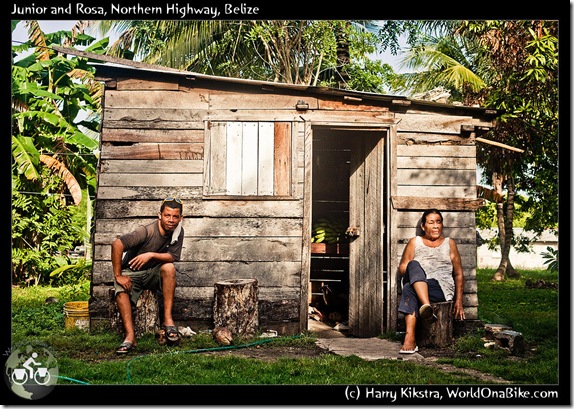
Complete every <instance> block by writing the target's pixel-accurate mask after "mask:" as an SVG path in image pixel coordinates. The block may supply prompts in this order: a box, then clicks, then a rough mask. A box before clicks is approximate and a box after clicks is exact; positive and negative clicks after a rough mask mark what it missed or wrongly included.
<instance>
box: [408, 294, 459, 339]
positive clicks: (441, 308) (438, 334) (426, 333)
mask: <svg viewBox="0 0 574 409" xmlns="http://www.w3.org/2000/svg"><path fill="white" fill-rule="evenodd" d="M431 307H432V309H433V313H434V314H435V315H436V317H437V318H438V319H437V320H436V321H435V322H430V321H425V320H418V321H417V327H418V328H417V331H416V334H417V345H419V346H423V347H424V346H433V347H437V348H444V347H447V346H449V345H451V344H452V341H453V334H454V315H453V314H454V311H453V303H452V301H446V302H437V303H434V304H431Z"/></svg>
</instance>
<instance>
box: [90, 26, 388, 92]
mask: <svg viewBox="0 0 574 409" xmlns="http://www.w3.org/2000/svg"><path fill="white" fill-rule="evenodd" d="M367 27H368V26H367V22H360V21H356V22H351V21H341V20H337V21H333V20H297V21H289V20H272V21H257V20H255V21H243V20H240V21H233V20H230V21H219V20H218V21H204V20H183V21H167V20H166V21H164V20H160V21H139V20H137V21H99V22H97V29H98V30H100V32H101V33H104V34H107V33H108V32H109V31H111V30H115V31H116V32H118V33H120V35H119V38H118V40H117V41H116V42H115V43H114V44H112V46H111V47H110V54H112V55H116V56H122V57H124V58H126V57H127V58H130V57H134V58H139V59H141V60H142V61H145V62H148V63H152V64H159V65H163V66H168V67H172V68H179V69H184V70H188V71H193V72H198V73H204V74H210V75H219V76H225V77H233V78H243V79H254V80H265V81H275V82H283V83H287V84H304V85H318V86H330V87H335V88H347V89H354V90H361V91H372V92H384V91H385V90H386V89H388V82H389V81H390V78H392V76H393V70H392V68H391V67H390V66H389V65H388V64H383V63H382V62H381V61H379V60H373V59H371V58H369V55H370V54H371V53H373V52H375V51H376V47H377V44H378V40H377V37H376V35H375V34H374V33H372V32H371V31H370V30H368V29H367ZM126 49H131V50H133V52H130V53H129V54H126V52H125V50H126ZM385 88H386V89H385Z"/></svg>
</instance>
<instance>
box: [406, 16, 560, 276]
mask: <svg viewBox="0 0 574 409" xmlns="http://www.w3.org/2000/svg"><path fill="white" fill-rule="evenodd" d="M411 24H412V23H411ZM419 28H420V30H421V31H422V32H425V31H426V32H430V33H433V32H436V33H439V34H438V35H436V36H434V37H433V36H431V35H428V34H427V35H426V36H423V40H424V41H422V42H419V43H417V44H414V45H413V46H412V47H411V48H410V50H409V51H408V52H407V56H406V58H405V64H407V65H408V66H409V68H411V69H415V72H414V73H410V74H405V75H401V76H400V80H399V81H397V83H396V84H395V86H396V87H397V88H398V89H402V90H410V91H411V92H421V91H428V90H430V89H433V88H434V87H437V86H443V87H445V88H447V89H449V90H450V91H451V94H452V95H453V99H454V100H458V101H461V102H463V103H464V104H466V105H475V104H478V105H482V106H491V107H494V108H496V109H501V110H506V113H505V114H504V115H502V117H501V118H500V120H499V121H498V123H497V126H496V128H495V129H494V130H493V131H491V133H492V135H493V138H494V139H498V140H501V141H503V142H505V143H506V144H509V145H511V146H516V147H519V148H525V149H526V150H527V151H530V154H529V155H528V152H527V154H525V155H521V154H519V153H517V152H514V151H507V150H502V149H500V148H490V147H488V146H478V147H477V159H478V162H479V164H480V165H481V166H482V167H483V168H484V169H485V174H487V175H490V177H491V178H492V180H491V181H492V185H493V186H494V188H495V193H496V196H497V197H502V196H503V187H504V186H505V187H506V189H507V195H506V201H505V203H502V202H500V201H499V202H497V222H498V230H499V242H500V246H501V254H502V257H501V262H500V265H499V267H498V269H497V271H496V272H495V274H494V276H493V279H494V280H502V279H504V276H505V275H508V276H519V273H518V272H517V271H516V270H515V269H514V267H513V266H512V263H511V262H510V258H509V252H510V248H511V246H512V243H513V241H514V233H513V219H514V202H515V195H516V191H517V188H518V187H520V184H521V183H520V182H521V181H522V183H523V186H525V187H526V188H528V189H529V193H530V194H531V195H535V196H537V198H536V200H535V201H531V202H530V203H528V202H527V204H528V205H529V206H530V208H532V209H536V210H538V211H540V214H541V216H542V217H541V219H543V220H544V219H546V222H545V223H537V222H534V221H533V219H532V218H531V219H530V220H531V226H532V228H533V229H537V230H538V229H540V230H542V229H543V227H542V226H548V225H549V224H552V216H550V217H547V216H546V214H551V213H552V212H551V211H550V212H549V211H548V209H545V208H544V206H549V207H550V208H552V207H555V208H557V203H555V200H557V194H556V195H555V196H554V195H547V194H545V193H543V192H542V191H541V192H538V191H537V189H539V187H537V186H536V185H539V186H540V187H542V185H544V184H545V185H546V186H548V182H547V180H548V179H546V182H545V180H544V179H540V178H536V177H535V176H534V174H535V172H533V163H536V162H537V163H540V164H544V171H543V172H540V170H539V171H538V172H539V173H543V174H546V172H548V174H549V175H550V174H551V173H552V172H557V162H556V161H557V143H556V141H557V140H556V139H554V138H555V137H556V134H557V130H556V119H557V116H555V113H557V105H556V101H557V98H556V96H557V50H556V47H555V41H556V37H555V33H556V30H557V28H556V23H555V22H540V21H532V22H530V21H484V22H471V21H447V22H437V21H434V22H424V21H423V22H420V23H419ZM413 32H414V33H418V31H416V30H415V31H413ZM417 70H418V71H417ZM546 129H547V130H548V132H544V130H546ZM541 130H542V131H541ZM542 141H544V142H542ZM554 146H555V147H556V149H554ZM533 161H534V162H533ZM550 180H554V176H552V177H551V179H550ZM552 186H553V187H554V186H556V184H552ZM543 189H544V191H545V192H546V193H548V192H547V189H548V188H547V187H546V188H543ZM546 196H548V197H546ZM554 198H555V199H554ZM524 207H526V206H524ZM535 217H539V216H535ZM548 222H550V223H548Z"/></svg>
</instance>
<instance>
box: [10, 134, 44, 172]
mask: <svg viewBox="0 0 574 409" xmlns="http://www.w3.org/2000/svg"><path fill="white" fill-rule="evenodd" d="M12 156H13V157H14V161H15V162H16V165H17V166H18V171H19V172H20V173H22V174H23V175H24V176H25V177H26V179H28V180H36V179H38V178H39V177H40V173H39V172H38V169H36V166H37V164H38V158H39V154H38V151H37V150H36V147H35V146H34V141H33V139H32V138H30V137H29V136H19V137H16V136H12Z"/></svg>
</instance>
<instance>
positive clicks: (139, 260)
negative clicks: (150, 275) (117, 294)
mask: <svg viewBox="0 0 574 409" xmlns="http://www.w3.org/2000/svg"><path fill="white" fill-rule="evenodd" d="M152 255H153V254H152V253H142V254H140V255H137V256H135V257H134V258H132V259H131V260H130V263H129V264H130V268H131V269H132V270H133V271H138V270H141V268H142V267H143V266H144V265H145V264H146V263H147V262H148V261H150V260H151V258H152Z"/></svg>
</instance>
